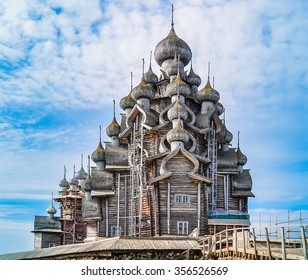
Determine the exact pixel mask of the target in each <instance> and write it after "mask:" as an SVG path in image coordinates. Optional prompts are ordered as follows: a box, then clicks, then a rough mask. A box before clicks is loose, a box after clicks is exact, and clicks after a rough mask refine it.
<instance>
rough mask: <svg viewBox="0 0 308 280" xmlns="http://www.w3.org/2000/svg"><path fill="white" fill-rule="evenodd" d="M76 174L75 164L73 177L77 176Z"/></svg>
mask: <svg viewBox="0 0 308 280" xmlns="http://www.w3.org/2000/svg"><path fill="white" fill-rule="evenodd" d="M75 175H76V169H75V164H74V165H73V178H75Z"/></svg>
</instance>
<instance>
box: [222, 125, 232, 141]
mask: <svg viewBox="0 0 308 280" xmlns="http://www.w3.org/2000/svg"><path fill="white" fill-rule="evenodd" d="M224 138H225V143H231V141H232V140H233V134H232V133H231V132H230V131H229V130H228V129H227V127H226V126H225V137H224Z"/></svg>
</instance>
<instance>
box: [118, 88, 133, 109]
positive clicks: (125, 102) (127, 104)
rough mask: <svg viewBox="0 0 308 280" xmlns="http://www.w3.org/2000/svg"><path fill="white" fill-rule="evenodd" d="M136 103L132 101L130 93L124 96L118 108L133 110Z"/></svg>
mask: <svg viewBox="0 0 308 280" xmlns="http://www.w3.org/2000/svg"><path fill="white" fill-rule="evenodd" d="M135 104H136V101H135V100H134V99H133V97H132V94H131V92H130V93H129V94H128V95H126V96H124V97H123V98H122V99H121V101H120V107H121V108H122V109H123V110H125V109H127V108H134V106H135Z"/></svg>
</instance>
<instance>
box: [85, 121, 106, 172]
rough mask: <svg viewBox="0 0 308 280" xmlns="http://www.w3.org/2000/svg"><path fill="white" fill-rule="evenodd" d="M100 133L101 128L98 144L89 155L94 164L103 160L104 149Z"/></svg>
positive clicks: (100, 128)
mask: <svg viewBox="0 0 308 280" xmlns="http://www.w3.org/2000/svg"><path fill="white" fill-rule="evenodd" d="M101 133H102V127H101V126H99V143H98V146H97V148H96V149H95V151H94V152H93V153H92V154H91V159H92V160H93V161H94V162H95V163H97V162H99V161H104V160H105V149H104V148H103V145H102V139H101ZM88 176H89V174H88Z"/></svg>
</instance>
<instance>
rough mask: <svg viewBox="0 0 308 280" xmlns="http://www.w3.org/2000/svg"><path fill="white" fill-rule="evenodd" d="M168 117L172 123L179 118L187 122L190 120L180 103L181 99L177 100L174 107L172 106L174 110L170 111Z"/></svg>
mask: <svg viewBox="0 0 308 280" xmlns="http://www.w3.org/2000/svg"><path fill="white" fill-rule="evenodd" d="M167 115H168V119H169V120H170V121H173V120H175V119H178V118H180V119H181V120H183V121H185V120H187V118H188V112H187V110H186V109H185V108H184V107H183V105H182V104H181V103H180V101H179V98H177V99H176V101H175V103H174V106H172V108H170V109H169V111H168V113H167Z"/></svg>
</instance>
